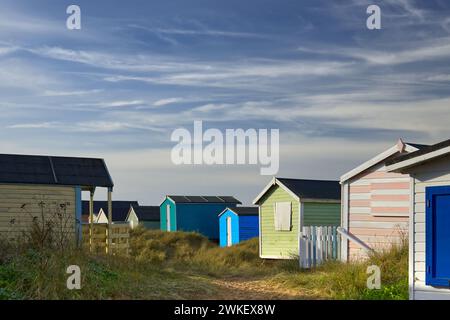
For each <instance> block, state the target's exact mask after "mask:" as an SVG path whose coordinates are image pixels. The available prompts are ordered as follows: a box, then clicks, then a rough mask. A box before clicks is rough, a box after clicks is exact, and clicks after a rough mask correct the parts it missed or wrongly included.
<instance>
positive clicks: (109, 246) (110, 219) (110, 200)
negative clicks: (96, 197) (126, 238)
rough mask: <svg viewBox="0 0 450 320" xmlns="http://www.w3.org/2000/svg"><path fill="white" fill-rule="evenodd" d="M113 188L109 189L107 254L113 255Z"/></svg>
mask: <svg viewBox="0 0 450 320" xmlns="http://www.w3.org/2000/svg"><path fill="white" fill-rule="evenodd" d="M112 191H113V189H112V188H108V236H107V241H108V245H107V247H106V253H107V254H111V253H112V248H111V244H112V239H111V237H112V232H111V231H112V228H111V225H112Z"/></svg>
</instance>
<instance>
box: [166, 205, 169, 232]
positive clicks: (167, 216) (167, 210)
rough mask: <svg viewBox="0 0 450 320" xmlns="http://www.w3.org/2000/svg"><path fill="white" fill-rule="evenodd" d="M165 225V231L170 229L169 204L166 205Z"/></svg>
mask: <svg viewBox="0 0 450 320" xmlns="http://www.w3.org/2000/svg"><path fill="white" fill-rule="evenodd" d="M166 226H167V231H170V204H167V205H166Z"/></svg>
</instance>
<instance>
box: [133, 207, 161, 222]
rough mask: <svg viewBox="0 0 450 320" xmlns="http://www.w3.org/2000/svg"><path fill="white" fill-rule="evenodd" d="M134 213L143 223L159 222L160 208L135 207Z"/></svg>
mask: <svg viewBox="0 0 450 320" xmlns="http://www.w3.org/2000/svg"><path fill="white" fill-rule="evenodd" d="M133 210H134V213H136V215H137V217H138V219H139V220H141V221H159V220H160V214H159V206H133Z"/></svg>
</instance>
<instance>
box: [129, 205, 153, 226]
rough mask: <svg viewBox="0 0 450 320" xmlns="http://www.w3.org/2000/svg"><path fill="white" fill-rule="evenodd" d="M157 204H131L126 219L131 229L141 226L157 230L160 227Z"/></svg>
mask: <svg viewBox="0 0 450 320" xmlns="http://www.w3.org/2000/svg"><path fill="white" fill-rule="evenodd" d="M160 218H161V215H160V212H159V206H133V205H132V206H131V207H130V210H129V211H128V215H127V218H126V221H127V222H128V223H129V224H130V227H131V229H134V228H137V227H138V226H143V227H144V228H146V229H154V230H159V228H160Z"/></svg>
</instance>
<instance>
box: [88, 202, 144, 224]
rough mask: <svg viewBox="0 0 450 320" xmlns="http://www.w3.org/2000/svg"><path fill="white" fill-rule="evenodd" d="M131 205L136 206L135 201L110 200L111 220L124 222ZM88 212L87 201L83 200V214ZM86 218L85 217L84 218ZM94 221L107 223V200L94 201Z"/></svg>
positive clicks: (137, 204)
mask: <svg viewBox="0 0 450 320" xmlns="http://www.w3.org/2000/svg"><path fill="white" fill-rule="evenodd" d="M132 206H135V207H138V206H139V203H138V202H137V201H123V200H118V201H112V222H113V223H124V222H126V221H127V217H128V212H129V211H130V208H131V207H132ZM88 212H89V201H83V215H86V213H87V214H88ZM85 219H86V218H85ZM94 223H108V202H107V201H94Z"/></svg>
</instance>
